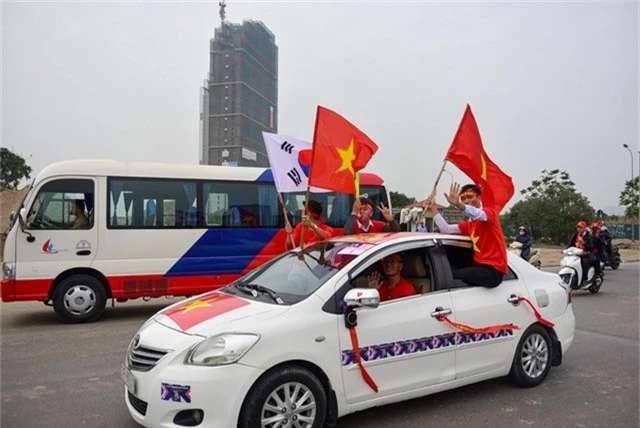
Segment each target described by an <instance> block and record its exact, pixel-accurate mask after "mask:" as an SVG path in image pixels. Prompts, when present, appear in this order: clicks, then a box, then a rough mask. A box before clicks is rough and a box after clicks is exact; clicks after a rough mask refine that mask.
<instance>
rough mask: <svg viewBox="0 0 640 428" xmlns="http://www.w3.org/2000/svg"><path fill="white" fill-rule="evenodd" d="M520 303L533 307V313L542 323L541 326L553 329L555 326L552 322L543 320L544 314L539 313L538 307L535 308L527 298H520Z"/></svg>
mask: <svg viewBox="0 0 640 428" xmlns="http://www.w3.org/2000/svg"><path fill="white" fill-rule="evenodd" d="M518 302H526V303H527V304H528V305H529V306H530V307H531V309H533V313H534V314H535V316H536V318H537V319H538V321H539V322H540V324H542V325H543V326H545V327H549V328H551V327H553V326H554V325H555V324H554V323H552V322H551V321H548V320H546V319H544V318H542V314H541V313H540V312H538V310H537V309H536V307H535V306H533V303H531V301H530V300H529V299H527V298H526V297H522V296H518Z"/></svg>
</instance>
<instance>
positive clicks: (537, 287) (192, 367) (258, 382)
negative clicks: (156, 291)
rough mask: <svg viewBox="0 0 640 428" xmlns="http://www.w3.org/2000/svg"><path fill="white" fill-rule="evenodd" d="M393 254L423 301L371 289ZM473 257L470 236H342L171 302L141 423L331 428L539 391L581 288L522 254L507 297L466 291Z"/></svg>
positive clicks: (138, 370) (131, 395) (137, 363)
mask: <svg viewBox="0 0 640 428" xmlns="http://www.w3.org/2000/svg"><path fill="white" fill-rule="evenodd" d="M392 254H399V255H401V260H402V264H401V269H402V270H401V272H402V277H403V278H405V279H406V280H407V281H409V282H411V283H412V284H413V286H414V288H415V290H416V293H415V294H414V295H411V296H407V297H401V298H397V299H392V300H388V301H384V302H380V298H379V293H378V290H376V289H375V288H368V285H369V280H368V278H369V276H370V275H371V273H372V272H374V271H378V272H379V273H380V272H384V271H383V269H381V261H382V260H383V259H384V258H385V257H388V256H391V255H392ZM472 254H473V248H472V243H471V241H470V240H469V238H467V237H462V236H454V235H439V234H426V233H396V234H378V235H359V236H349V237H339V238H334V239H332V240H329V241H326V242H322V243H317V244H314V245H312V246H309V247H307V248H306V249H304V250H299V249H298V250H294V251H290V252H288V253H285V254H283V255H282V256H280V257H277V258H275V259H273V260H271V261H270V262H268V263H266V264H264V265H262V266H261V267H259V268H257V269H256V270H254V271H252V272H250V273H249V274H247V275H245V276H244V277H243V278H241V279H240V280H238V281H237V282H235V283H233V284H230V285H229V286H227V287H224V288H222V289H219V290H216V291H213V292H210V293H206V294H203V295H200V296H197V297H195V298H191V299H188V300H184V301H181V302H179V303H177V304H175V305H172V306H170V307H168V308H166V309H164V310H162V311H160V312H158V313H157V314H156V315H154V316H153V317H152V318H151V319H149V320H148V321H147V322H146V323H145V324H144V325H143V326H142V327H141V328H140V330H139V331H138V333H137V334H136V335H135V337H134V338H133V340H132V342H131V344H130V346H129V349H128V351H127V356H126V360H125V363H124V364H123V366H122V378H123V380H124V381H125V385H126V386H125V401H126V404H127V407H128V409H129V412H130V413H131V416H132V417H133V419H135V421H136V422H138V423H140V424H142V425H144V426H147V427H194V426H197V427H221V428H229V427H234V426H238V427H243V428H249V427H251V428H253V427H268V428H275V427H321V426H324V425H325V424H327V425H332V424H333V423H335V422H336V420H337V419H338V418H339V417H341V416H344V415H346V414H349V413H352V412H357V411H359V410H363V409H367V408H370V407H374V406H381V405H385V404H389V403H394V402H397V401H402V400H407V399H411V398H415V397H419V396H424V395H427V394H433V393H436V392H440V391H443V390H447V389H452V388H456V387H459V386H462V385H467V384H471V383H475V382H480V381H483V380H486V379H490V378H496V377H501V376H507V375H509V376H510V377H511V378H512V379H513V380H514V381H515V382H516V383H517V384H519V385H522V386H525V387H530V386H536V385H538V384H539V383H540V382H542V381H543V380H544V379H545V378H546V376H547V375H548V373H549V370H550V368H551V366H556V365H559V364H560V363H561V362H562V358H563V355H564V353H565V352H566V351H567V349H568V348H569V346H570V345H571V342H572V341H573V336H574V329H575V318H574V315H573V311H572V308H571V294H570V291H569V290H567V289H566V288H565V287H566V285H564V284H563V283H562V281H560V279H559V277H558V275H557V274H551V273H546V272H541V271H539V270H537V269H535V268H533V267H532V266H531V265H529V264H528V263H527V262H525V261H524V260H522V259H520V258H519V257H516V256H514V255H513V254H509V255H508V256H509V273H508V274H507V275H505V277H504V281H503V282H502V284H500V285H499V286H498V287H495V288H485V287H470V286H467V285H466V284H464V283H462V282H461V281H460V280H457V279H454V277H453V270H454V269H456V268H459V267H462V266H465V265H466V264H469V263H471V258H472ZM396 263H397V262H396ZM374 275H378V274H374ZM354 344H358V345H354ZM354 349H355V350H359V352H354Z"/></svg>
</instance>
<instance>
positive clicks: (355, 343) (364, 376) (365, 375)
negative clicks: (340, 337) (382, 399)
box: [349, 327, 378, 392]
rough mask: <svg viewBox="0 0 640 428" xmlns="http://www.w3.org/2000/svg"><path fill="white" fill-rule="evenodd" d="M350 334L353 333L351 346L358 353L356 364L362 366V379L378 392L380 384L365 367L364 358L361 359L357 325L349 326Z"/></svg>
mask: <svg viewBox="0 0 640 428" xmlns="http://www.w3.org/2000/svg"><path fill="white" fill-rule="evenodd" d="M349 334H350V335H351V346H353V353H354V354H355V355H356V364H358V366H359V367H360V374H361V375H362V379H364V381H365V382H366V384H367V385H369V387H370V388H371V389H373V390H374V391H375V392H378V385H376V383H375V382H374V381H373V379H371V376H369V373H368V372H367V369H365V368H364V365H363V364H362V360H361V359H360V345H358V333H356V328H355V327H350V328H349Z"/></svg>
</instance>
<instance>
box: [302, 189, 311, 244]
mask: <svg viewBox="0 0 640 428" xmlns="http://www.w3.org/2000/svg"><path fill="white" fill-rule="evenodd" d="M309 189H310V186H309V185H307V194H306V196H305V198H304V212H305V213H306V214H307V215H309V210H308V208H309V193H310V190H309ZM305 229H306V226H305V225H304V224H303V225H302V233H301V234H300V248H302V247H304V232H305Z"/></svg>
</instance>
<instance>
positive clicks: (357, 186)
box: [355, 172, 360, 199]
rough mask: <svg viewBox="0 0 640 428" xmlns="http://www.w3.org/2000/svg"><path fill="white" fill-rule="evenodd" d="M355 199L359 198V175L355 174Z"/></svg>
mask: <svg viewBox="0 0 640 428" xmlns="http://www.w3.org/2000/svg"><path fill="white" fill-rule="evenodd" d="M355 179H356V199H358V198H359V197H360V173H359V172H356V177H355Z"/></svg>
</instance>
